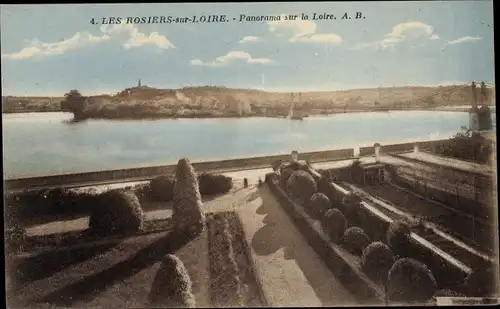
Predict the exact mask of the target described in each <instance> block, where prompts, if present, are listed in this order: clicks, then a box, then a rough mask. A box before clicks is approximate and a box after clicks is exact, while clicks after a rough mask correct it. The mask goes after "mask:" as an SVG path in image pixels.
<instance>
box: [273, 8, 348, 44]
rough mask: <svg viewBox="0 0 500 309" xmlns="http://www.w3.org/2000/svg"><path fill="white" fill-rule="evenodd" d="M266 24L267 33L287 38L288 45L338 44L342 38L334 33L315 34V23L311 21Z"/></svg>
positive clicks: (285, 21) (282, 19)
mask: <svg viewBox="0 0 500 309" xmlns="http://www.w3.org/2000/svg"><path fill="white" fill-rule="evenodd" d="M283 17H284V14H282V15H281V20H280V21H270V22H267V24H268V26H269V31H270V32H272V33H276V34H278V35H282V36H288V37H289V39H288V41H289V42H290V43H326V44H340V43H342V37H341V36H340V35H338V34H335V33H324V34H320V33H316V23H315V22H313V21H311V20H302V19H297V20H284V18H283Z"/></svg>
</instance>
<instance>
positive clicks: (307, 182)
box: [286, 170, 317, 205]
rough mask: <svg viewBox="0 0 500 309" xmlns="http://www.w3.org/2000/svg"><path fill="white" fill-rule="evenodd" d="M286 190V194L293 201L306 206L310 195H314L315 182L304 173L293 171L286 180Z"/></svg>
mask: <svg viewBox="0 0 500 309" xmlns="http://www.w3.org/2000/svg"><path fill="white" fill-rule="evenodd" d="M286 189H287V192H288V194H289V195H290V196H291V197H292V198H293V199H295V200H297V201H299V202H300V203H302V205H307V203H308V202H309V200H310V199H311V197H312V195H313V194H314V193H316V191H317V188H316V181H314V178H313V177H312V175H311V174H310V173H308V172H306V171H302V170H298V171H294V172H293V173H292V175H290V177H289V178H288V180H287V183H286Z"/></svg>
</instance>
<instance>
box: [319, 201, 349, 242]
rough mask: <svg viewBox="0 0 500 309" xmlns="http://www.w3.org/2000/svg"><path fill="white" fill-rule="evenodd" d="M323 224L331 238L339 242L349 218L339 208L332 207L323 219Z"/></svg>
mask: <svg viewBox="0 0 500 309" xmlns="http://www.w3.org/2000/svg"><path fill="white" fill-rule="evenodd" d="M321 226H322V228H323V230H324V231H325V233H326V234H327V235H328V237H329V238H330V240H331V241H332V242H334V243H337V244H338V243H339V242H340V239H341V238H342V236H343V235H344V232H345V229H346V228H347V220H346V219H345V217H344V215H343V214H342V212H341V211H340V210H338V209H330V210H328V211H327V212H326V214H325V215H324V216H323V219H322V220H321Z"/></svg>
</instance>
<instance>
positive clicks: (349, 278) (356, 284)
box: [266, 173, 384, 304]
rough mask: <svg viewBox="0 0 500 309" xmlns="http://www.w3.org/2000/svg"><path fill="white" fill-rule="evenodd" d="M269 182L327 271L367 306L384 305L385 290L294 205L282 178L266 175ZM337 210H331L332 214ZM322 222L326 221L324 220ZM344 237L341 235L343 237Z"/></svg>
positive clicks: (271, 174) (301, 208)
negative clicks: (363, 272)
mask: <svg viewBox="0 0 500 309" xmlns="http://www.w3.org/2000/svg"><path fill="white" fill-rule="evenodd" d="M266 182H267V183H268V185H269V188H270V189H271V191H272V193H273V194H274V195H275V196H276V197H277V198H278V200H279V202H280V205H281V206H282V207H283V209H284V210H285V211H286V212H287V214H288V216H290V218H291V219H292V220H293V221H294V223H295V224H296V225H297V227H298V228H299V230H300V232H301V233H302V234H303V235H304V237H305V238H306V239H307V240H308V241H309V243H310V244H311V246H312V247H313V249H314V251H315V252H316V253H317V254H318V255H319V256H320V257H321V258H322V259H323V261H324V262H325V264H326V265H327V267H328V268H329V269H330V270H331V271H332V272H333V273H334V274H335V276H337V277H338V278H339V279H340V281H341V282H342V284H344V285H345V286H347V287H349V290H350V292H351V293H353V294H354V295H356V299H357V300H358V301H359V302H360V303H363V302H366V303H368V304H374V302H376V303H380V304H382V303H383V299H384V297H383V290H382V289H380V287H378V286H376V285H375V284H374V283H373V282H372V281H371V280H369V279H368V278H367V277H366V276H365V275H362V273H361V271H360V270H359V268H358V267H357V266H356V265H355V264H354V263H353V262H352V259H351V258H350V257H348V256H347V255H346V254H345V251H344V250H342V249H340V248H339V247H338V246H336V245H334V244H332V242H331V240H330V239H329V237H328V235H327V234H326V232H323V231H322V228H320V227H319V226H317V225H315V224H313V222H314V221H313V220H312V219H311V218H310V217H309V216H308V215H307V213H306V212H305V211H304V209H303V207H301V206H299V205H298V203H295V202H294V201H293V200H292V199H291V198H290V197H289V196H288V195H287V194H286V192H285V191H284V190H283V189H282V188H281V187H280V186H279V184H278V183H279V176H278V175H276V173H269V174H266ZM333 210H336V211H338V209H331V210H330V212H331V211H333ZM321 221H323V220H321ZM341 235H342V234H341Z"/></svg>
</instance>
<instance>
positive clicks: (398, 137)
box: [2, 111, 468, 178]
mask: <svg viewBox="0 0 500 309" xmlns="http://www.w3.org/2000/svg"><path fill="white" fill-rule="evenodd" d="M2 116H3V147H4V148H3V151H4V153H3V155H4V156H3V164H4V165H3V166H4V177H5V178H14V177H27V176H32V175H33V176H34V175H50V174H62V173H71V172H86V171H96V170H103V169H118V168H126V167H134V166H140V165H161V164H172V163H175V162H177V160H178V159H179V158H181V157H188V158H189V159H190V160H191V161H199V160H217V159H228V158H236V157H250V156H262V155H271V154H280V153H290V152H291V151H292V150H298V151H299V152H305V151H316V150H326V149H340V148H351V147H354V148H357V147H360V146H361V147H362V146H370V145H373V144H374V143H375V142H379V143H381V144H382V145H383V144H389V143H400V142H401V143H402V142H411V141H421V140H435V139H443V138H448V137H451V136H453V135H454V134H456V133H457V132H459V131H460V129H461V126H465V125H468V114H467V113H461V112H435V111H434V112H430V111H429V112H426V111H412V112H408V111H405V112H377V113H373V112H372V113H351V114H337V115H328V116H314V117H308V118H304V120H303V121H298V120H285V119H276V118H224V119H177V120H175V119H162V120H143V121H138V120H130V121H128V120H88V121H85V122H81V123H73V124H71V123H68V120H70V119H71V118H72V115H71V114H68V113H26V114H3V115H2ZM355 151H356V150H355Z"/></svg>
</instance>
